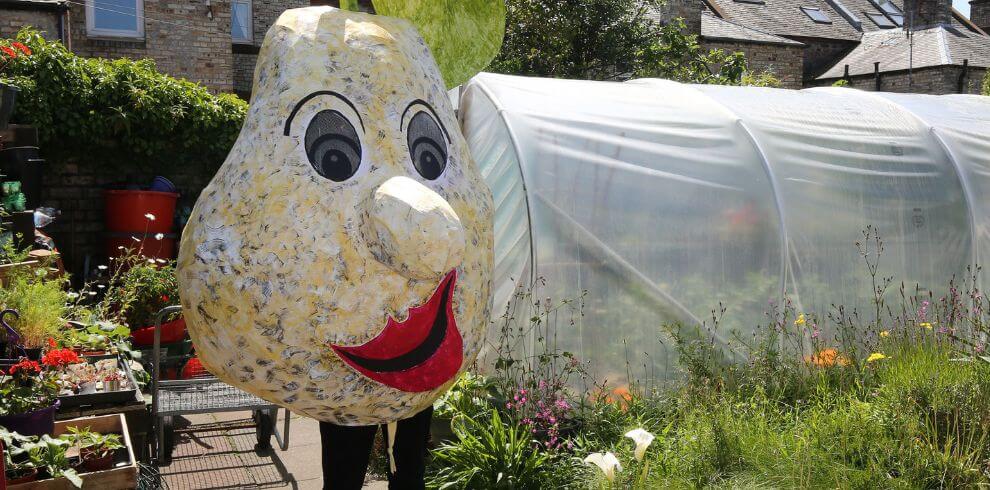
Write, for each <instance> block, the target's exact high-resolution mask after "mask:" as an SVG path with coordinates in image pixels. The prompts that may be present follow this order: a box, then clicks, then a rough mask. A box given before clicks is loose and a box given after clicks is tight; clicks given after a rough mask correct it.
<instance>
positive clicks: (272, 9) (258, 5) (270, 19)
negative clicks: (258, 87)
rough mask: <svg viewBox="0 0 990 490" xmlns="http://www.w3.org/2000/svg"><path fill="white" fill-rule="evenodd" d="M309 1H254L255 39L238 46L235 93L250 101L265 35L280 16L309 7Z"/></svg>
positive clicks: (235, 53)
mask: <svg viewBox="0 0 990 490" xmlns="http://www.w3.org/2000/svg"><path fill="white" fill-rule="evenodd" d="M309 5H310V1H309V0H254V1H253V2H252V5H251V9H252V11H251V14H252V23H253V24H252V33H253V36H252V37H253V39H252V41H251V43H250V44H247V45H245V44H238V45H237V46H236V47H235V50H234V58H233V63H234V66H233V68H234V71H233V83H234V93H236V94H238V95H240V96H241V97H243V98H245V99H248V98H250V96H251V84H252V83H253V81H254V65H255V62H256V61H257V59H258V48H260V47H261V43H262V42H263V41H264V40H265V34H266V33H267V32H268V29H269V28H270V27H271V26H272V24H274V23H275V21H276V20H277V19H278V16H280V15H282V12H285V11H286V10H288V9H292V8H299V7H308V6H309Z"/></svg>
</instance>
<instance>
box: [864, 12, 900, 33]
mask: <svg viewBox="0 0 990 490" xmlns="http://www.w3.org/2000/svg"><path fill="white" fill-rule="evenodd" d="M866 16H867V17H869V18H870V20H872V21H873V23H874V24H876V25H877V27H879V28H881V29H891V28H894V27H897V26H896V25H895V24H894V22H893V21H891V20H890V19H888V18H887V16H885V15H883V14H878V13H875V12H866Z"/></svg>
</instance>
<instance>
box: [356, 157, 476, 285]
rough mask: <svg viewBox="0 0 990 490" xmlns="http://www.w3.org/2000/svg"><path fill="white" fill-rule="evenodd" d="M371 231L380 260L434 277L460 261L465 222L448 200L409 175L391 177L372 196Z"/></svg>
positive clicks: (371, 242)
mask: <svg viewBox="0 0 990 490" xmlns="http://www.w3.org/2000/svg"><path fill="white" fill-rule="evenodd" d="M365 211H366V213H367V220H366V224H367V226H368V228H366V230H367V231H366V233H367V235H368V237H367V238H368V246H369V249H370V250H371V253H372V254H373V255H374V256H375V258H376V259H378V261H379V262H381V263H383V264H385V265H387V266H389V267H390V268H392V269H393V270H395V271H396V272H398V273H399V274H402V275H404V276H406V277H409V278H412V279H435V278H437V277H439V276H441V275H443V274H445V273H447V272H448V271H450V270H451V269H453V268H454V267H457V266H458V265H460V263H461V260H462V259H463V257H464V227H463V226H461V220H460V218H458V217H457V213H455V212H454V209H453V208H451V207H450V204H448V203H447V201H446V200H445V199H444V198H443V197H440V195H439V194H437V193H436V192H433V191H432V190H430V188H428V187H426V186H424V185H423V184H420V183H419V182H417V181H415V180H413V179H410V178H409V177H403V176H398V177H392V178H390V179H388V180H387V181H385V183H383V184H382V185H380V186H378V188H377V189H375V192H374V194H372V196H371V199H370V200H369V201H368V202H367V209H366V210H365Z"/></svg>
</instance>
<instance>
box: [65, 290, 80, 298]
mask: <svg viewBox="0 0 990 490" xmlns="http://www.w3.org/2000/svg"><path fill="white" fill-rule="evenodd" d="M66 296H68V298H69V299H76V298H78V297H79V293H73V292H72V291H69V292H68V293H66Z"/></svg>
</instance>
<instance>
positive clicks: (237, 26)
mask: <svg viewBox="0 0 990 490" xmlns="http://www.w3.org/2000/svg"><path fill="white" fill-rule="evenodd" d="M253 20H254V19H253V16H252V15H251V0H233V1H232V2H231V3H230V38H231V40H232V41H233V42H235V43H248V44H250V43H251V40H252V39H253V37H254V22H252V21H253Z"/></svg>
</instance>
